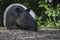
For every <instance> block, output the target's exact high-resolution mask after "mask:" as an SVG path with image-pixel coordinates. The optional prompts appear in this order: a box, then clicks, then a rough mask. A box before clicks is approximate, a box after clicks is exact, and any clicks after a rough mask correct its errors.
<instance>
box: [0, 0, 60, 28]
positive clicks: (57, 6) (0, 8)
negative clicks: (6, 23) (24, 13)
mask: <svg viewBox="0 0 60 40" xmlns="http://www.w3.org/2000/svg"><path fill="white" fill-rule="evenodd" d="M59 2H60V0H58V1H57V2H56V0H0V19H1V21H0V25H1V26H3V21H2V20H3V13H4V10H5V9H6V7H7V6H8V5H10V4H12V3H21V4H23V5H25V6H27V7H31V9H32V10H34V11H35V13H36V15H37V18H36V19H37V20H36V21H37V25H38V27H39V28H45V27H47V28H60V18H59V17H60V16H59V15H60V3H59Z"/></svg>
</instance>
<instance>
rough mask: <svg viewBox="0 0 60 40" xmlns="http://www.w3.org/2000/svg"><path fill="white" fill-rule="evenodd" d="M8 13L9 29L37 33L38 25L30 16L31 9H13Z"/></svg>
mask: <svg viewBox="0 0 60 40" xmlns="http://www.w3.org/2000/svg"><path fill="white" fill-rule="evenodd" d="M7 13H8V14H7V16H6V17H7V21H6V22H7V24H6V25H7V29H22V30H32V31H37V23H36V21H35V19H34V18H33V17H32V16H31V15H30V14H29V9H27V10H25V9H24V8H22V7H12V9H10V10H9V11H8V12H7Z"/></svg>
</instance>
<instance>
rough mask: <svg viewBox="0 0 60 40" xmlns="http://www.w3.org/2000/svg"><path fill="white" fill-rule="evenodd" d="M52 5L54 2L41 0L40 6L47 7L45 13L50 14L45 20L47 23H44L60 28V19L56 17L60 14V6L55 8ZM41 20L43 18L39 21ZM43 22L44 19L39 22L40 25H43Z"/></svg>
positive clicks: (50, 26) (47, 25)
mask: <svg viewBox="0 0 60 40" xmlns="http://www.w3.org/2000/svg"><path fill="white" fill-rule="evenodd" d="M51 5H52V4H50V3H48V4H47V3H44V1H40V5H39V7H41V8H44V9H46V10H45V12H44V14H46V15H48V18H47V19H46V21H45V22H44V23H45V24H43V25H44V26H45V27H47V28H60V19H57V18H56V17H59V15H60V7H57V8H54V7H53V6H51ZM40 17H41V16H40ZM40 17H39V18H40ZM40 21H41V19H40V20H39V21H38V22H40ZM41 23H42V21H41V22H40V24H39V25H40V27H41Z"/></svg>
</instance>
